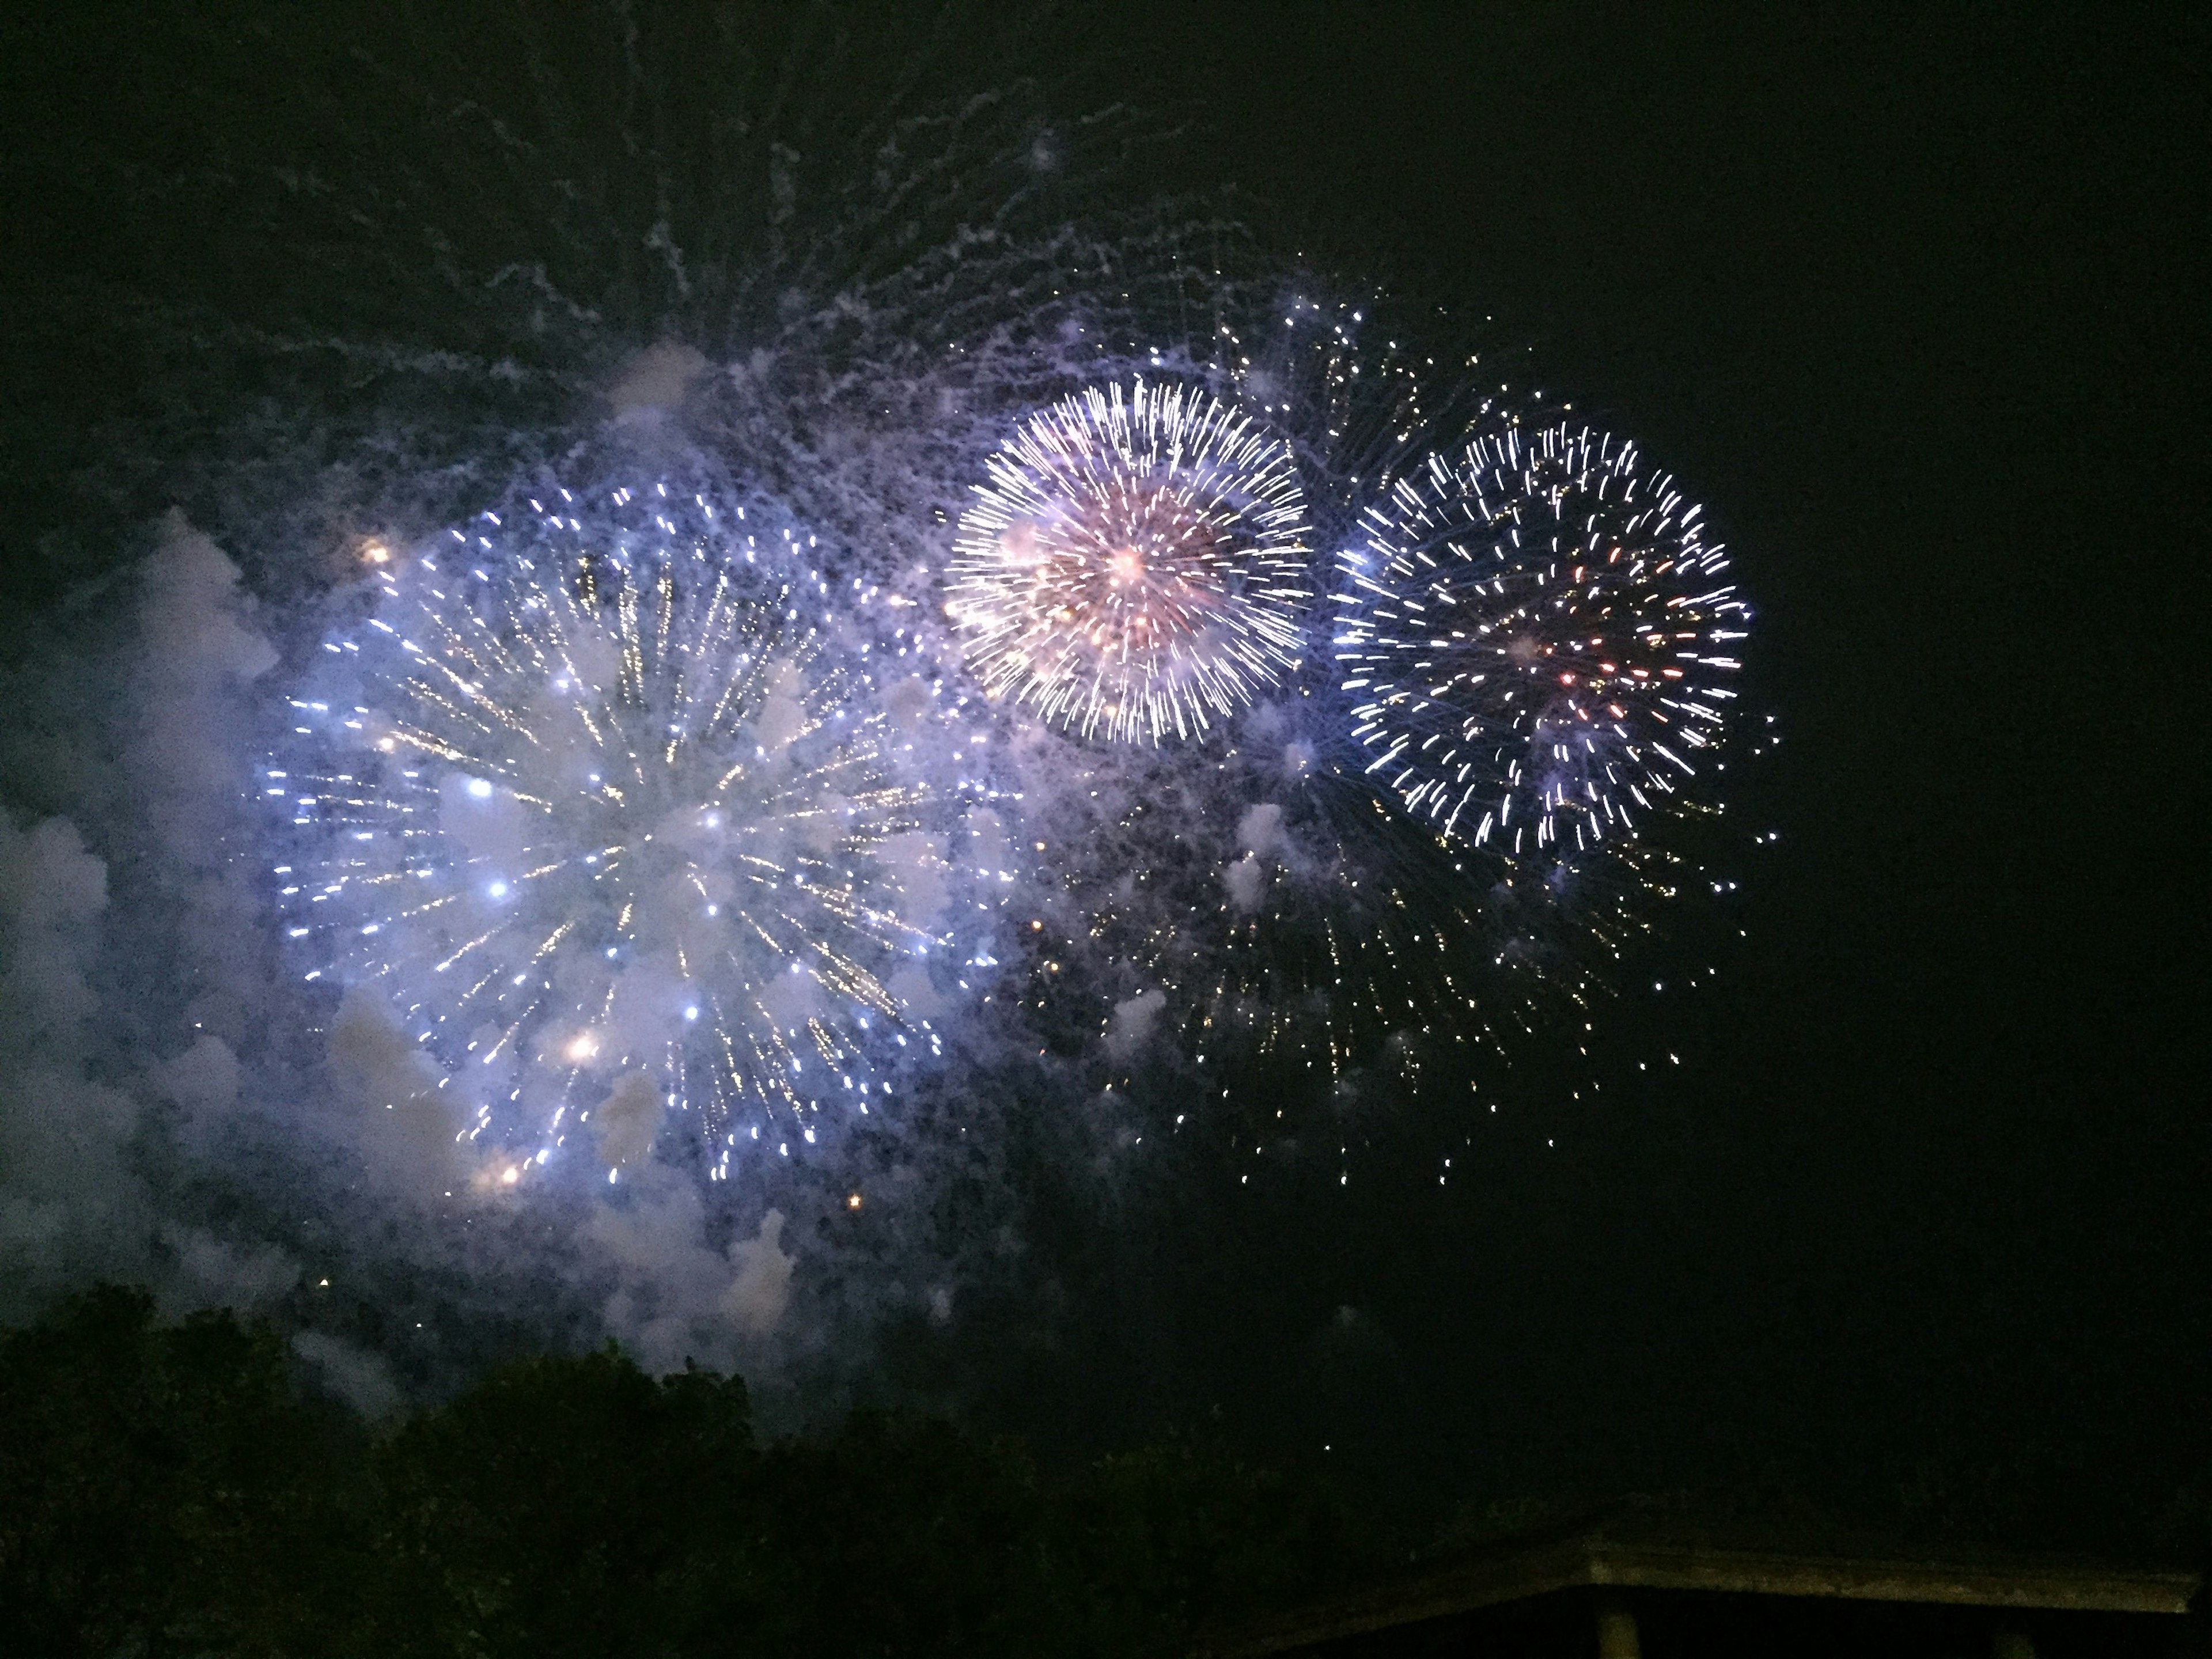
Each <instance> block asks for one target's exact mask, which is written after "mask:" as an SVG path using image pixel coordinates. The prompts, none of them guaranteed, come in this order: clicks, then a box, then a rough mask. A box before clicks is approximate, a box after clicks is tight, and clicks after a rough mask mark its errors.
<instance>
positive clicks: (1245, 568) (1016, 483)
mask: <svg viewBox="0 0 2212 1659" xmlns="http://www.w3.org/2000/svg"><path fill="white" fill-rule="evenodd" d="M989 471H990V481H989V483H987V484H985V485H983V486H982V487H981V489H979V490H978V492H977V495H978V500H977V502H976V504H975V507H972V508H970V509H969V512H968V513H966V514H965V515H964V516H963V518H962V520H961V522H960V532H959V535H958V537H957V539H956V541H955V543H954V548H953V562H952V583H951V605H950V606H949V607H948V608H949V609H950V610H951V613H952V616H953V617H954V620H955V621H956V623H957V624H958V625H959V626H960V628H961V629H962V630H963V633H964V634H965V635H966V636H967V646H968V653H969V660H970V662H971V663H972V664H973V665H974V666H975V670H976V671H977V672H978V673H979V674H980V675H981V677H982V678H983V681H984V684H985V686H986V689H987V690H989V691H990V692H991V693H992V694H993V695H994V696H998V695H1003V694H1005V693H1006V692H1008V691H1011V692H1012V693H1013V694H1014V696H1016V698H1017V699H1018V701H1020V702H1024V703H1027V704H1030V706H1032V707H1034V708H1037V709H1039V710H1040V711H1041V712H1042V714H1044V716H1045V717H1046V718H1047V719H1048V720H1053V721H1054V722H1056V723H1059V724H1061V725H1066V726H1073V727H1075V728H1077V729H1079V730H1080V731H1081V732H1084V733H1085V735H1092V734H1096V735H1101V736H1104V737H1108V738H1142V739H1145V740H1147V741H1152V742H1158V741H1159V740H1160V739H1161V738H1164V737H1168V736H1170V735H1173V736H1176V737H1188V736H1190V735H1192V734H1194V732H1200V731H1203V730H1204V729H1205V728H1206V726H1207V725H1208V724H1209V722H1210V720H1211V719H1212V716H1213V715H1215V714H1222V713H1225V712H1227V711H1229V710H1231V709H1232V708H1237V707H1240V706H1242V705H1243V704H1246V703H1249V702H1250V701H1251V700H1252V697H1253V696H1254V695H1255V692H1257V691H1258V690H1261V689H1263V688H1265V687H1267V686H1269V685H1272V684H1275V683H1277V682H1278V681H1279V680H1280V678H1282V676H1283V675H1284V674H1285V672H1287V671H1289V670H1290V669H1291V668H1293V667H1295V666H1296V665H1297V661H1298V659H1299V654H1300V650H1301V635H1300V631H1299V626H1298V617H1299V611H1300V609H1301V607H1302V605H1303V604H1304V601H1305V599H1307V598H1308V597H1309V594H1308V592H1307V589H1306V587H1305V586H1304V580H1305V568H1304V559H1305V541H1304V538H1305V535H1306V520H1305V503H1304V495H1303V493H1302V492H1301V490H1300V489H1299V486H1298V480H1297V469H1296V467H1295V466H1294V465H1293V464H1292V463H1291V457H1290V453H1289V450H1288V448H1287V447H1286V446H1285V445H1284V443H1283V442H1282V441H1281V440H1280V439H1279V438H1275V437H1273V436H1272V435H1268V434H1267V432H1265V431H1264V429H1262V428H1260V427H1258V426H1257V425H1255V423H1254V422H1251V421H1249V420H1248V419H1247V418H1245V417H1244V416H1241V415H1239V414H1237V412H1236V411H1235V410H1231V408H1229V407H1228V406H1227V405H1225V404H1220V403H1218V402H1217V401H1215V400H1214V399H1213V398H1211V397H1209V396H1207V395H1206V393H1205V392H1197V391H1193V390H1189V389H1187V388H1184V387H1181V386H1170V387H1155V386H1147V385H1146V384H1145V383H1144V382H1142V381H1139V382H1138V383H1137V385H1136V386H1134V387H1133V389H1132V390H1130V391H1129V392H1127V394H1126V395H1125V394H1124V392H1123V391H1122V389H1121V387H1120V386H1112V387H1109V388H1107V389H1106V390H1104V391H1099V390H1097V389H1093V390H1091V391H1090V392H1085V393H1083V394H1082V395H1081V396H1080V397H1076V398H1067V399H1066V400H1065V401H1063V402H1061V403H1058V404H1053V405H1052V406H1051V407H1049V408H1048V409H1045V410H1041V411H1039V412H1038V413H1037V414H1036V415H1035V416H1031V417H1030V420H1029V421H1028V422H1025V423H1024V426H1023V427H1022V428H1021V430H1020V431H1019V432H1018V434H1017V435H1015V436H1014V437H1013V438H1012V439H1011V440H1009V441H1008V442H1007V444H1006V448H1005V449H1004V450H1003V451H1002V452H1001V453H999V454H998V455H995V456H994V457H992V458H991V460H990V462H989Z"/></svg>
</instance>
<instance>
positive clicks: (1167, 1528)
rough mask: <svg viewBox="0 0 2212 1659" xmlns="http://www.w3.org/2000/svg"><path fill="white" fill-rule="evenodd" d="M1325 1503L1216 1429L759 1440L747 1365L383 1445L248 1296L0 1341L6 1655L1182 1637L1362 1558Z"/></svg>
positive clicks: (1099, 1647)
mask: <svg viewBox="0 0 2212 1659" xmlns="http://www.w3.org/2000/svg"><path fill="white" fill-rule="evenodd" d="M1345 1539H1346V1528H1344V1527H1343V1526H1342V1525H1341V1524H1340V1522H1339V1520H1338V1518H1337V1513H1336V1511H1335V1510H1334V1507H1333V1506H1332V1504H1330V1503H1329V1502H1328V1500H1327V1499H1326V1498H1325V1497H1324V1496H1323V1495H1322V1494H1321V1493H1319V1492H1313V1491H1309V1490H1306V1489H1304V1488H1303V1487H1301V1486H1297V1484H1296V1483H1294V1482H1291V1481H1289V1480H1285V1479H1283V1478H1281V1477H1279V1476H1275V1475H1272V1474H1267V1473H1264V1472H1261V1471H1255V1470H1253V1469H1250V1468H1246V1467H1244V1466H1243V1465H1241V1464H1239V1463H1237V1462H1236V1461H1235V1460H1233V1459H1231V1458H1230V1457H1227V1456H1226V1455H1220V1454H1218V1453H1216V1452H1213V1451H1211V1450H1208V1449H1205V1448H1202V1447H1200V1446H1196V1445H1188V1444H1174V1445H1169V1446H1165V1447H1156V1448H1152V1449H1146V1450H1142V1451H1139V1452H1134V1453H1130V1454H1125V1455H1119V1456H1115V1457H1111V1458H1109V1459H1106V1460H1105V1461H1103V1462H1100V1463H1098V1464H1097V1465H1095V1466H1093V1467H1092V1468H1088V1469H1085V1470H1083V1471H1080V1472H1078V1473H1076V1474H1072V1475H1067V1476H1054V1475H1050V1474H1046V1473H1043V1472H1041V1471H1040V1470H1039V1469H1038V1468H1036V1466H1035V1465H1034V1464H1033V1463H1032V1462H1031V1461H1030V1458H1029V1457H1028V1456H1027V1455H1026V1454H1025V1453H1024V1451H1023V1450H1022V1449H1021V1448H1019V1447H1018V1446H1017V1445H1014V1444H1012V1443H1006V1442H1000V1441H989V1440H981V1439H978V1438H976V1437H972V1436H970V1435H969V1434H966V1433H964V1432H963V1431H960V1430H959V1429H957V1427H955V1426H953V1425H950V1424H947V1423H945V1422H942V1421H939V1420H935V1419H918V1418H903V1417H896V1416H886V1415H881V1414H873V1413H860V1414H856V1415H854V1417H853V1418H851V1419H848V1421H847V1422H846V1423H845V1424H844V1425H842V1427H841V1428H840V1429H839V1430H838V1431H836V1433H834V1434H832V1435H829V1436H828V1437H823V1438H817V1439H811V1440H803V1441H793V1442H787V1443H781V1444H777V1445H774V1446H770V1447H768V1448H764V1449H763V1448H760V1447H757V1446H756V1445H755V1443H754V1441H753V1436H752V1430H751V1420H750V1412H749V1409H748V1407H747V1402H746V1397H745V1390H744V1383H742V1382H741V1381H739V1380H738V1379H737V1378H735V1377H723V1376H715V1375H714V1374H712V1373H708V1372H704V1371H698V1370H690V1371H686V1372H684V1373H682V1374H679V1375H676V1376H668V1377H665V1378H661V1379H659V1380H655V1379H654V1378H653V1377H650V1376H647V1375H646V1374H645V1373H644V1372H643V1371H641V1370H639V1369H638V1368H637V1366H636V1365H635V1364H632V1363H631V1362H630V1360H629V1359H628V1358H625V1357H624V1356H623V1354H622V1353H621V1352H618V1351H617V1350H616V1349H614V1348H612V1347H610V1348H608V1349H607V1350H605V1352H599V1353H592V1354H587V1355H585V1356H583V1357H581V1358H538V1359H532V1360H528V1361H526V1362H524V1363H522V1364H516V1365H513V1366H510V1367H508V1368H507V1369H506V1370H501V1371H500V1372H498V1373H496V1374H495V1375H494V1376H490V1377H489V1378H487V1379H486V1380H485V1381H484V1382H483V1383H481V1384H479V1385H478V1386H477V1388H475V1389H472V1390H471V1392H469V1393H468V1394H466V1395H463V1396H462V1397H460V1398H459V1399H458V1400H455V1401H452V1402H450V1403H448V1404H447V1405H445V1406H443V1407H439V1408H437V1409H435V1410H433V1411H429V1412H427V1413H423V1414H422V1415H420V1416H418V1417H416V1418H415V1419H413V1420H411V1421H410V1422H408V1423H407V1424H405V1425H403V1426H402V1427H400V1428H399V1429H398V1431H396V1432H394V1433H392V1434H391V1435H389V1436H388V1437H385V1438H383V1439H381V1440H380V1441H373V1440H372V1439H371V1438H370V1437H368V1435H367V1434H366V1433H365V1432H364V1431H362V1430H360V1429H359V1428H358V1427H357V1426H356V1425H352V1424H351V1423H350V1422H349V1421H347V1420H345V1419H340V1418H337V1417H336V1416H333V1415H331V1414H330V1413H325V1412H322V1411H320V1410H319V1409H318V1408H317V1407H314V1406H313V1405H312V1404H310V1403H308V1402H307V1401H302V1400H301V1398H300V1397H299V1396H298V1395H296V1394H295V1392H294V1390H293V1388H292V1385H291V1379H290V1377H289V1373H288V1366H287V1361H286V1355H285V1351H284V1347H283V1342H282V1341H281V1340H280V1339H279V1338H278V1337H277V1336H276V1334H275V1333H273V1332H272V1331H270V1329H268V1328H266V1327H264V1326H260V1325H255V1324H246V1323H241V1322H240V1321H239V1320H237V1319H236V1318H234V1317H233V1316H230V1315H228V1314H215V1315H201V1316H194V1317H193V1318H191V1319H190V1320H188V1321H186V1322H185V1323H183V1324H181V1325H163V1324H161V1323H160V1322H158V1321H157V1320H156V1319H155V1312H154V1308H153V1305H152V1304H151V1302H150V1300H149V1298H147V1297H145V1296H143V1294H141V1293H138V1292H136V1291H122V1290H116V1289H112V1288H111V1289H102V1290H99V1291H94V1292H92V1293H90V1294H88V1295H86V1296H84V1297H79V1298H77V1299H76V1300H74V1301H72V1302H70V1303H69V1304H66V1305H64V1307H63V1308H62V1309H61V1310H58V1312H57V1313H56V1314H55V1315H54V1316H52V1317H51V1318H49V1319H48V1320H47V1321H46V1322H44V1323H42V1324H40V1325H39V1326H37V1327H35V1328H32V1329H28V1330H23V1331H18V1332H14V1333H11V1334H8V1335H7V1336H6V1337H5V1338H4V1339H3V1340H0V1652H4V1653H6V1654H9V1655H25V1656H57V1659H58V1656H73V1655H80V1654H82V1655H92V1654H100V1655H117V1654H126V1655H145V1656H155V1655H170V1654H175V1655H187V1654H189V1655H195V1656H212V1655H241V1656H244V1655H253V1656H262V1655H269V1656H275V1655H282V1654H308V1653H313V1654H331V1655H347V1654H353V1653H360V1654H363V1655H368V1654H375V1655H419V1656H441V1659H442V1656H453V1659H459V1656H483V1659H492V1656H501V1655H507V1654H513V1655H524V1654H527V1655H530V1656H532V1659H562V1656H570V1655H574V1656H577V1659H583V1656H592V1659H618V1656H631V1655H635V1656H647V1655H650V1656H656V1659H658V1656H682V1655H689V1654H714V1655H717V1656H738V1655H752V1654H761V1655H771V1654H772V1655H779V1656H782V1655H788V1656H815V1655H820V1656H829V1655H838V1656H861V1655H886V1656H888V1655H917V1656H921V1655H945V1656H951V1655H955V1654H957V1655H962V1656H989V1655H1002V1654H1003V1655H1016V1654H1035V1653H1045V1652H1050V1653H1054V1654H1056V1655H1101V1656H1103V1655H1109V1654H1139V1653H1150V1652H1158V1651H1165V1650H1174V1649H1175V1648H1176V1647H1177V1646H1179V1645H1180V1644H1181V1641H1182V1638H1184V1637H1185V1636H1187V1634H1188V1632H1190V1631H1191V1630H1192V1629H1193V1628H1194V1626H1195V1625H1196V1624H1198V1623H1199V1622H1200V1621H1203V1620H1208V1619H1214V1618H1219V1617H1223V1616H1225V1615H1233V1614H1235V1613H1238V1612H1241V1611H1243V1610H1246V1609H1249V1608H1252V1607H1258V1606H1261V1605H1266V1604H1268V1603H1271V1602H1279V1601H1283V1600H1286V1599H1291V1598H1294V1597H1296V1596H1297V1595H1303V1594H1306V1593H1310V1592H1311V1591H1312V1590H1313V1589H1315V1588H1316V1587H1317V1586H1321V1585H1324V1584H1326V1583H1328V1581H1329V1580H1330V1579H1331V1578H1332V1577H1335V1576H1337V1575H1338V1574H1340V1572H1341V1571H1344V1570H1345V1569H1346V1567H1347V1566H1348V1565H1353V1563H1352V1560H1351V1557H1350V1554H1349V1553H1348V1552H1347V1550H1346V1547H1345Z"/></svg>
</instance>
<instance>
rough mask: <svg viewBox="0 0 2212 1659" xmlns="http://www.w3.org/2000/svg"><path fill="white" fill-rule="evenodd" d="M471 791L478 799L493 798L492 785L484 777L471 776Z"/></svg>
mask: <svg viewBox="0 0 2212 1659" xmlns="http://www.w3.org/2000/svg"><path fill="white" fill-rule="evenodd" d="M469 793H471V795H474V796H475V797H476V798H477V799H478V800H489V799H491V785H489V783H487V782H485V781H483V779H482V778H471V779H470V780H469Z"/></svg>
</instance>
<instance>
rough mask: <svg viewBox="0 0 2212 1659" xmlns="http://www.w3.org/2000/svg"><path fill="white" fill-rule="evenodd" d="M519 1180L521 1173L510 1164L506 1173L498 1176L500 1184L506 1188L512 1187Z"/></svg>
mask: <svg viewBox="0 0 2212 1659" xmlns="http://www.w3.org/2000/svg"><path fill="white" fill-rule="evenodd" d="M521 1179H522V1171H521V1170H519V1169H517V1168H516V1167H515V1166H514V1165H513V1164H508V1165H507V1170H506V1171H505V1172H504V1173H503V1174H502V1175H501V1176H500V1182H501V1185H503V1186H508V1187H512V1186H513V1185H514V1183H515V1182H518V1181H520V1180H521Z"/></svg>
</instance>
